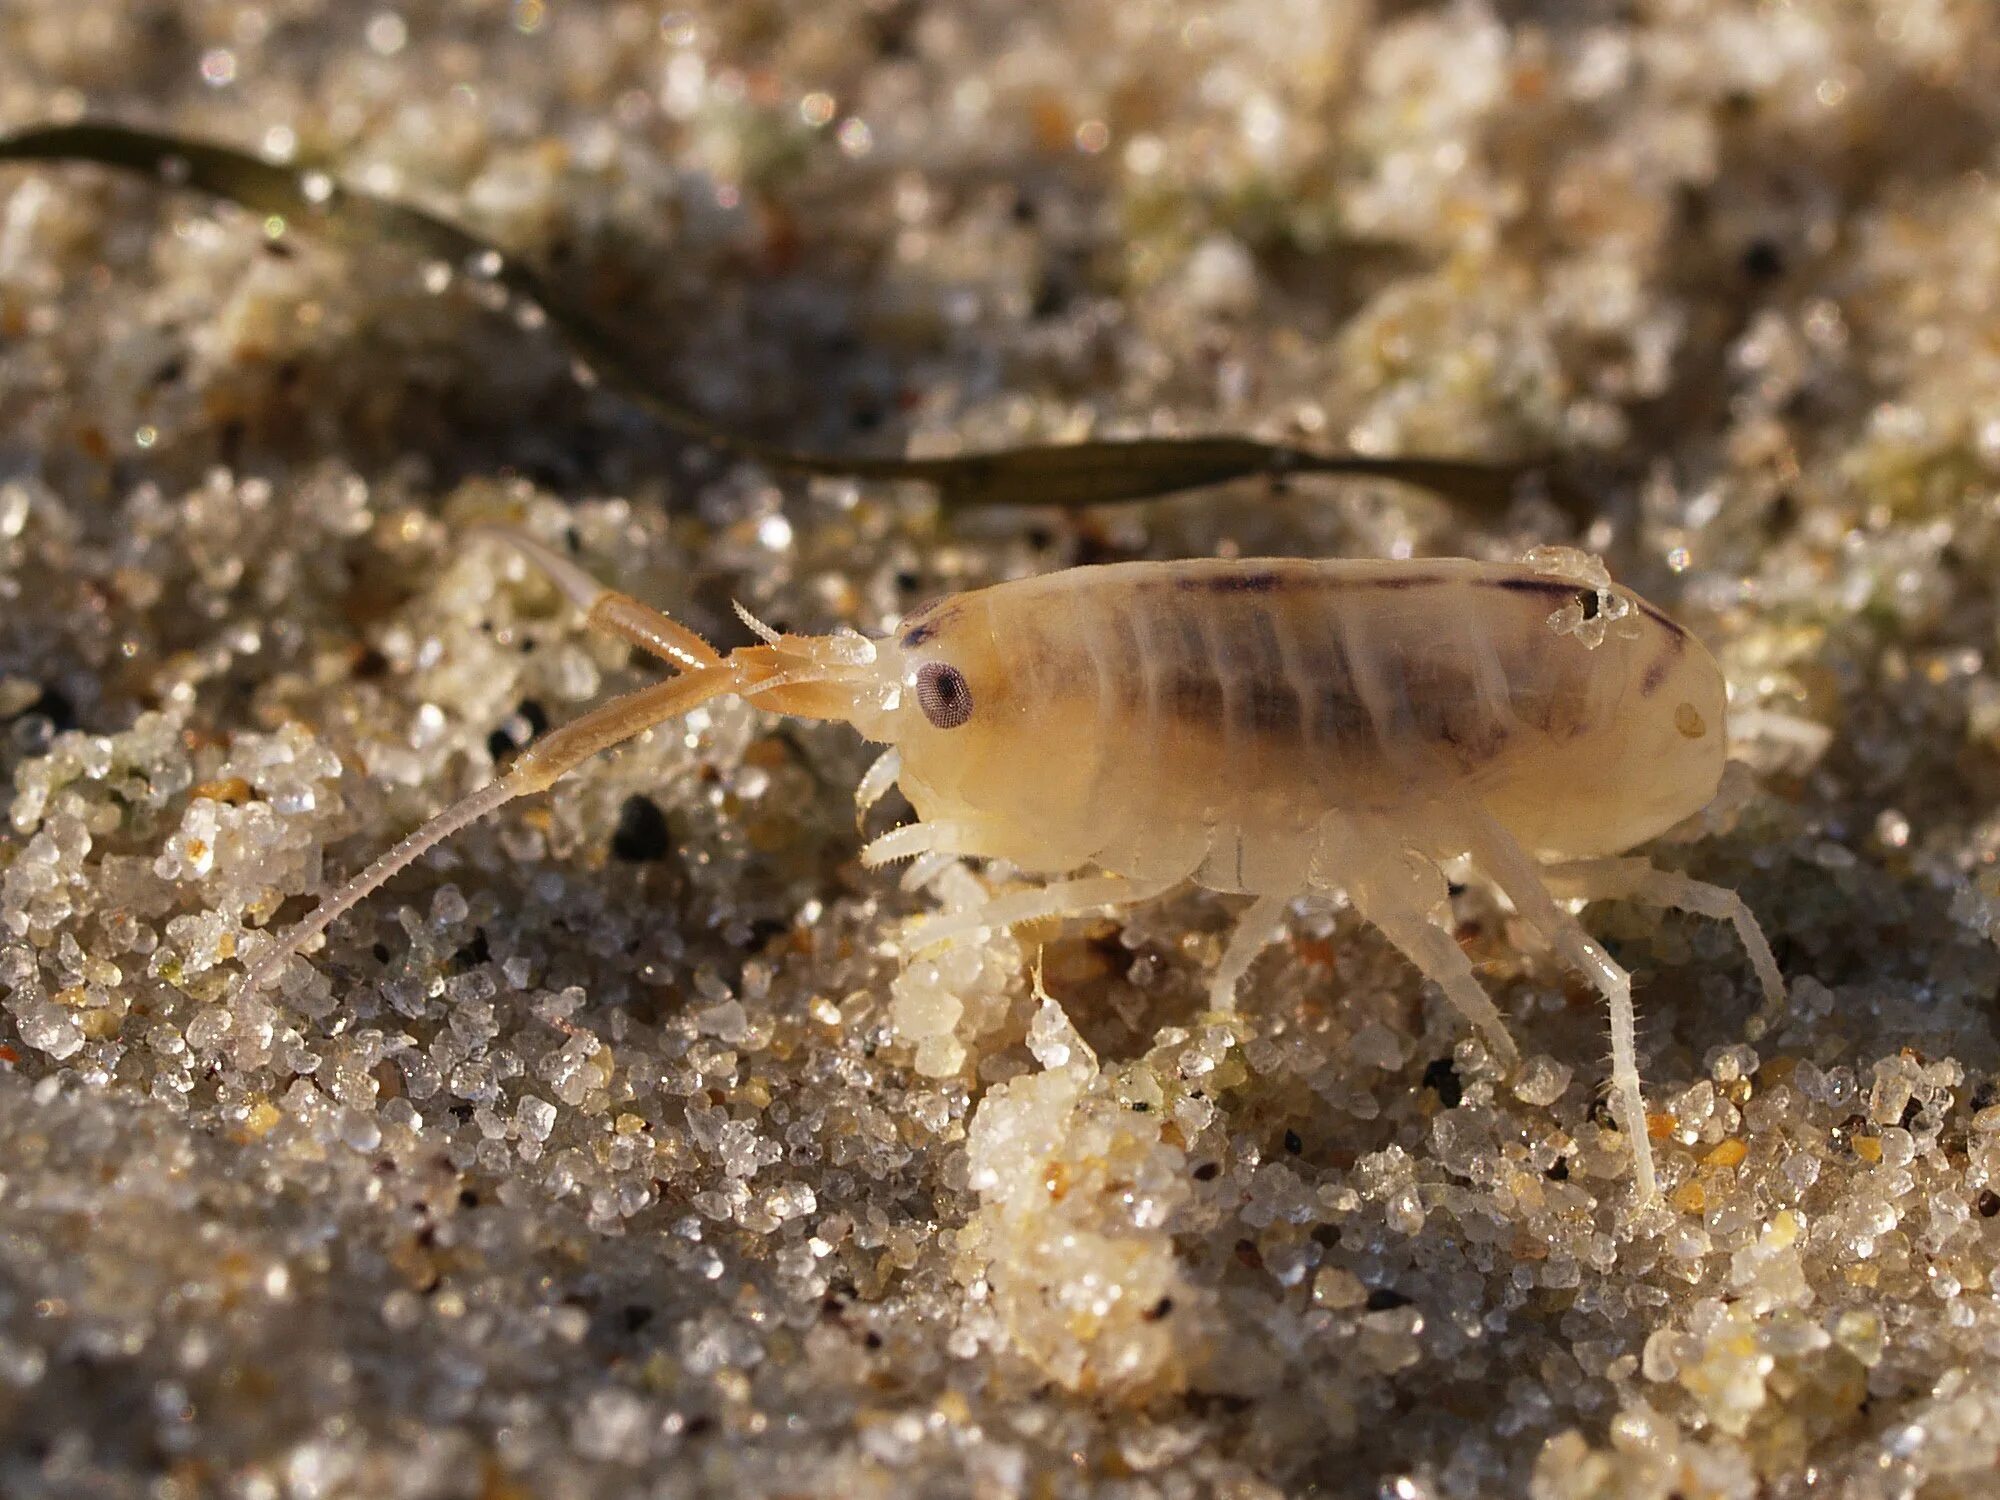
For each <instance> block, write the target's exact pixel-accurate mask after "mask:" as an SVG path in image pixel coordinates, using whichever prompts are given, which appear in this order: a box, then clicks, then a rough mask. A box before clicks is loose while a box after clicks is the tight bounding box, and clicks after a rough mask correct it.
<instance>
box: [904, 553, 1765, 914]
mask: <svg viewBox="0 0 2000 1500" xmlns="http://www.w3.org/2000/svg"><path fill="white" fill-rule="evenodd" d="M1614 601H1615V602H1614V603H1613V604H1612V605H1611V607H1612V608H1616V607H1617V603H1623V604H1624V605H1625V606H1626V607H1625V610H1624V612H1623V613H1622V615H1621V618H1619V619H1618V620H1617V621H1615V622H1610V623H1607V624H1606V625H1605V627H1604V629H1603V632H1602V639H1601V640H1599V641H1598V642H1597V643H1596V644H1595V645H1594V646H1593V645H1589V644H1586V641H1585V639H1584V637H1583V636H1582V635H1580V634H1578V633H1574V632H1572V633H1570V634H1567V635H1565V634H1560V633H1558V631H1557V630H1556V629H1555V628H1553V627H1552V626H1551V624H1550V620H1551V617H1552V616H1554V615H1556V614H1557V613H1558V612H1559V611H1561V610H1563V609H1564V608H1566V607H1571V608H1575V609H1576V610H1577V611H1578V613H1579V614H1581V613H1582V612H1583V611H1584V610H1585V609H1588V610H1590V611H1592V612H1602V611H1604V609H1605V606H1604V604H1603V603H1601V602H1600V601H1599V600H1598V598H1597V597H1596V591H1595V590H1592V589H1589V588H1587V587H1583V586H1580V585H1579V584H1578V582H1577V581H1576V580H1574V579H1566V578H1560V577H1554V576H1551V575H1549V574H1547V573H1538V572H1536V571H1534V570H1532V569H1529V568H1526V567H1518V566H1513V567H1509V566H1497V565H1488V564H1480V563H1474V562H1467V561H1459V560H1445V561H1435V562H1423V563H1392V562H1291V561H1254V562H1240V561H1229V562H1190V563H1130V564H1123V565H1118V566H1112V567H1100V568H1076V569H1072V570H1070V571H1068V572H1064V573H1057V574H1053V575H1050V576H1047V577H1042V578H1031V579H1024V580H1021V581H1019V582H1015V583H1007V584H1002V585H999V586H997V587H994V588H989V589H983V590H980V591H979V592H977V593H972V594H967V595H964V596H961V597H959V598H957V599H953V600H948V601H943V602H941V603H940V604H938V605H935V606H932V607H931V608H929V609H927V610H925V611H923V612H922V613H921V614H920V615H918V616H915V617H913V618H912V619H911V620H909V621H906V622H905V623H904V628H903V629H902V631H901V632H900V633H899V635H898V638H897V643H898V646H899V647H900V649H901V650H902V651H903V652H904V653H905V654H906V657H907V658H908V659H907V660H906V662H905V663H904V668H903V670H904V675H905V676H906V677H907V676H909V675H910V673H911V671H912V670H913V664H916V663H921V662H922V661H925V660H941V661H949V662H951V663H952V664H953V665H955V666H956V667H957V668H958V669H959V670H960V671H961V672H963V673H964V675H965V678H966V681H967V684H968V686H969V688H970V691H971V698H972V703H973V712H972V714H971V716H970V718H969V720H968V721H967V722H966V723H965V724H963V725H961V726H958V727H955V728H951V729H936V728H933V727H931V726H929V725H928V724H925V723H923V722H922V721H921V718H920V717H919V718H917V719H915V720H914V721H911V722H906V723H901V724H898V725H896V726H894V728H893V730H892V731H891V737H892V738H893V739H894V740H895V742H896V743H897V745H898V746H899V749H900V753H901V760H902V775H901V785H902V787H903V790H904V791H905V793H906V794H907V795H908V796H909V798H910V801H911V803H912V805H914V806H915V808H916V809H917V812H918V814H919V815H920V816H921V817H922V818H923V819H924V820H925V821H927V822H948V823H953V824H956V825H959V826H960V827H962V828H963V829H965V830H966V833H965V838H966V839H967V840H968V841H969V842H976V843H977V844H978V846H979V851H980V852H982V853H988V854H993V855H998V856H1004V857H1005V858H1007V859H1010V860H1012V861H1013V862H1014V863H1016V864H1019V865H1021V866H1023V867H1025V868H1028V869H1032V870H1037V871H1063V870H1070V869H1074V868H1076V867H1077V866H1079V865H1082V864H1085V863H1095V864H1099V865H1101V866H1103V867H1104V868H1106V869H1109V870H1113V871H1116V872H1118V873H1121V874H1125V875H1130V876H1134V877H1137V878H1156V877H1159V876H1163V875H1171V874H1188V873H1193V874H1195V876H1196V878H1197V879H1199V880H1200V881H1201V882H1202V883H1203V884H1204V885H1208V886H1210V887H1212V888H1214V889H1217V890H1225V891H1240V892H1246V893H1251V894H1258V895H1262V894H1265V893H1272V892H1276V893H1284V894H1290V893H1292V892H1296V891H1299V890H1303V889H1305V888H1306V887H1307V885H1308V884H1310V883H1311V879H1312V869H1313V865H1314V861H1315V858H1320V859H1322V860H1333V861H1337V860H1338V858H1339V852H1340V851H1339V850H1337V849H1322V848H1321V844H1322V842H1323V840H1324V839H1325V837H1326V836H1327V834H1328V832H1329V831H1330V830H1331V831H1332V832H1334V833H1335V834H1336V835H1337V833H1338V831H1339V829H1340V828H1341V827H1342V826H1343V825H1344V824H1345V823H1347V822H1349V821H1351V820H1352V819H1353V818H1356V817H1360V818H1371V817H1372V818H1380V819H1386V820H1389V821H1393V822H1394V824H1395V825H1396V827H1397V829H1398V833H1399V837H1401V838H1403V839H1405V840H1407V841H1408V842H1410V843H1411V844H1412V845H1414V846H1416V847H1418V848H1422V849H1424V850H1426V851H1427V852H1433V853H1437V854H1455V853H1460V852H1463V851H1464V849H1465V848H1466V847H1468V844H1467V840H1466V837H1465V831H1464V829H1463V828H1462V827H1460V826H1459V823H1460V817H1459V815H1460V813H1461V812H1463V811H1466V810H1473V811H1477V812H1479V813H1481V814H1483V815H1488V816H1491V817H1492V818H1494V819H1496V820H1497V821H1498V822H1499V823H1500V825H1501V826H1502V827H1503V828H1505V829H1506V830H1507V831H1508V832H1509V833H1511V834H1512V835H1513V836H1514V838H1515V839H1516V840H1517V841H1518V842H1519V843H1520V844H1522V845H1523V846H1524V847H1525V848H1527V849H1529V850H1531V851H1533V852H1535V853H1537V854H1540V855H1543V856H1547V857H1554V858H1578V857H1584V856H1593V855H1604V854H1612V853H1617V852H1619V851H1621V850H1624V849H1629V848H1631V847H1632V846H1634V845H1635V844H1639V843H1642V842H1644V841H1645V840H1646V839H1649V838H1651V837H1653V836H1654V835H1656V834H1658V833H1660V832H1661V831H1663V830H1664V829H1666V828H1668V827H1670V826H1672V825H1673V824H1674V823H1677V822H1679V821H1680V820H1681V819H1682V818H1685V817H1686V816H1688V815H1689V814H1690V813H1693V812H1695V811H1698V810H1699V809H1700V808H1701V807H1702V806H1704V805H1705V804H1706V803H1707V802H1708V800H1709V799H1710V797H1712V796H1713V795H1714V792H1715V787H1716V783H1717V782H1718V780H1719V779H1720V777H1721V774H1722V767H1723V763H1724V761H1725V759H1726V742H1725V737H1724V731H1723V707H1724V691H1723V682H1722V674H1721V672H1720V671H1719V670H1718V669H1717V667H1716V665H1715V661H1714V659H1713V658H1712V657H1711V656H1710V655H1709V654H1708V652H1707V651H1706V650H1705V649H1704V648H1703V647H1702V646H1701V645H1700V644H1699V643H1697V642H1695V641H1694V640H1693V639H1692V638H1690V637H1689V636H1688V634H1687V633H1686V632H1685V631H1684V630H1682V629H1681V628H1680V627H1679V626H1678V625H1675V624H1674V623H1673V622H1672V621H1670V620H1668V619H1667V618H1666V616H1664V615H1662V614H1660V613H1659V612H1658V611H1657V610H1654V609H1652V608H1651V607H1650V606H1647V605H1645V604H1643V603H1641V602H1640V601H1638V600H1637V599H1636V597H1635V596H1632V595H1630V594H1628V593H1626V592H1625V591H1622V590H1619V591H1616V592H1615V594H1614ZM903 717H904V718H905V719H906V720H907V719H909V716H908V715H907V713H906V714H905V715H904V716H903ZM1330 814H1331V815H1335V816H1334V817H1333V821H1332V822H1331V824H1329V822H1328V815H1330ZM1191 867H1192V868H1191Z"/></svg>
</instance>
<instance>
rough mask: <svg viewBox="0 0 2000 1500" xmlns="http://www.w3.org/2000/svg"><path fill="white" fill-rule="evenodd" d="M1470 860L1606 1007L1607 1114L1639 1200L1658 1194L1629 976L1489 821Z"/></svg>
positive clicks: (1478, 828)
mask: <svg viewBox="0 0 2000 1500" xmlns="http://www.w3.org/2000/svg"><path fill="white" fill-rule="evenodd" d="M1472 858H1473V862H1474V863H1475V864H1477V865H1478V866H1479V868H1480V869H1482V870H1484V871H1485V872H1486V874H1487V875H1488V876H1489V877H1491V878H1492V880H1493V882H1494V883H1495V884H1496V885H1498V886H1499V887H1500V889H1501V890H1502V891H1503V892H1505V893H1506V896H1507V899H1508V900H1509V901H1512V902H1513V903H1514V907H1515V909H1516V910H1517V911H1519V912H1520V914H1521V915H1522V916H1523V917H1524V918H1526V919H1527V920H1528V921H1529V922H1530V923H1532V924H1533V925H1534V926H1535V928H1536V929H1537V930H1538V931H1539V932H1541V934H1542V935H1543V936H1544V937H1545V938H1547V939H1548V940H1549V942H1551V943H1552V944H1554V945H1555V948H1556V951H1557V952H1558V953H1560V954H1562V956H1563V957H1564V958H1565V959H1567V960H1568V961H1569V962H1570V963H1571V964H1573V965H1574V966H1575V967H1576V968H1578V969H1581V970H1582V971H1583V973H1584V974H1585V975H1587V976H1588V977H1589V979H1590V981H1591V982H1592V983H1593V984H1595V985H1596V986H1597V988H1598V991H1599V992H1600V993H1601V994H1602V995H1603V996H1604V999H1605V1003H1606V1004H1607V1005H1608V1006H1609V1007H1610V1010H1611V1110H1612V1114H1613V1115H1614V1116H1615V1117H1616V1119H1617V1121H1618V1128H1619V1129H1620V1130H1622V1131H1624V1132H1625V1135H1626V1138H1627V1139H1628V1140H1630V1141H1631V1143H1632V1167H1633V1175H1634V1177H1635V1178H1636V1179H1637V1181H1638V1187H1639V1199H1640V1201H1641V1202H1645V1201H1648V1200H1650V1199H1651V1198H1652V1197H1653V1196H1654V1195H1655V1194H1656V1193H1657V1192H1658V1191H1659V1183H1658V1180H1657V1179H1656V1178H1655V1176H1654V1175H1653V1146H1652V1142H1651V1141H1650V1140H1649V1139H1648V1138H1647V1135H1646V1104H1645V1099H1644V1097H1643V1095H1641V1093H1640V1091H1639V1060H1638V1021H1637V1018H1636V1016H1635V1015H1634V1013H1633V1009H1632V977H1631V975H1629V974H1627V973H1626V972H1625V971H1624V970H1623V969H1621V968H1620V967H1619V966H1618V964H1617V963H1616V962H1615V961H1614V960H1613V959H1612V957H1611V955H1610V954H1609V953H1606V952H1605V951H1604V949H1603V948H1602V947H1600V946H1599V945H1598V943H1597V941H1596V940H1595V939H1594V938H1592V937H1591V936H1590V934H1589V933H1587V932H1585V931H1584V930H1583V925H1582V924H1581V923H1580V922H1578V921H1577V919H1576V918H1575V917H1574V916H1572V915H1571V914H1570V913H1568V912H1566V911H1564V910H1563V909H1562V908H1561V907H1560V906H1558V905H1557V904H1556V901H1555V898H1554V897H1553V896H1551V895H1550V894H1549V890H1548V887H1547V886H1546V885H1544V884H1543V883H1542V872H1541V870H1540V868H1539V867H1538V866H1537V865H1536V864H1535V862H1534V861H1533V860H1532V859H1530V858H1529V857H1528V855H1527V854H1526V852H1525V851H1523V849H1522V848H1521V846H1520V845H1519V844H1517V843H1516V842H1515V841H1514V836H1513V835H1512V834H1510V833H1508V832H1507V830H1506V829H1504V828H1502V827H1501V826H1500V825H1499V824H1498V823H1495V822H1493V821H1492V820H1491V819H1490V818H1483V817H1482V818H1480V819H1478V820H1477V821H1476V822H1475V824H1474V828H1473V840H1472Z"/></svg>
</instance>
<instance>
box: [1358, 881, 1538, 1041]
mask: <svg viewBox="0 0 2000 1500" xmlns="http://www.w3.org/2000/svg"><path fill="white" fill-rule="evenodd" d="M1348 894H1349V896H1350V897H1351V898H1352V899H1353V901H1354V904H1355V907H1356V908H1357V909H1358V910H1359V911H1360V912H1361V914H1362V915H1363V916H1364V917H1366V918H1367V919H1368V920H1369V922H1371V923H1372V924H1373V925H1374V926H1375V927H1376V928H1378V929H1379V930H1380V931H1381V933H1382V936H1384V937H1386V938H1387V939H1388V940H1389V941H1390V942H1392V943H1394V944H1395V945H1396V947H1397V948H1398V949H1400V950H1401V951H1402V954H1403V957H1405V958H1407V959H1408V960H1409V961H1410V962H1411V963H1413V964H1415V965H1416V966H1417V971H1418V972H1419V973H1420V974H1422V975H1423V976H1424V978H1426V979H1428V980H1430V981H1431V983H1433V984H1435V985H1436V986H1437V987H1438V988H1439V989H1441V990H1443V991H1444V997H1445V999H1447V1000H1449V1001H1450V1002H1451V1003H1452V1004H1453V1005H1454V1006H1456V1007H1457V1009H1458V1012H1459V1014H1460V1015H1462V1016H1464V1017H1465V1018H1466V1020H1468V1021H1470V1022H1471V1023H1472V1024H1473V1025H1474V1026H1476V1027H1478V1028H1479V1032H1480V1034H1481V1035H1482V1036H1484V1037H1485V1038H1486V1045H1487V1046H1489V1047H1491V1048H1492V1049H1493V1055H1494V1056H1495V1057H1497V1058H1498V1059H1499V1060H1500V1062H1501V1063H1502V1065H1504V1066H1506V1067H1509V1068H1511V1067H1513V1066H1514V1064H1515V1063H1516V1062H1518V1061H1520V1057H1521V1053H1520V1049H1519V1048H1518V1047H1516V1046H1515V1045H1514V1038H1513V1037H1512V1036H1510V1035H1509V1034H1508V1031H1507V1023H1506V1021H1505V1020H1503V1019H1502V1018H1501V1015H1500V1007H1499V1006H1497V1005H1495V1004H1494V1003H1493V997H1492V996H1491V995H1489V994H1487V993H1486V986H1485V985H1483V984H1481V983H1480V982H1479V976H1478V975H1476V974H1474V973H1473V971H1472V960H1471V959H1469V958H1467V957H1466V956H1465V950H1464V949H1463V948H1461V947H1459V946H1458V939H1457V938H1455V937H1453V936H1452V935H1451V933H1450V932H1449V931H1448V930H1446V929H1445V928H1444V927H1441V926H1439V925H1438V923H1437V921H1436V920H1435V919H1434V918H1432V916H1431V915H1430V913H1429V912H1426V911H1422V910H1420V909H1418V908H1415V907H1412V906H1406V905H1402V904H1399V903H1393V902H1386V901H1383V900H1382V899H1381V898H1380V896H1379V895H1371V894H1369V893H1368V892H1367V891H1366V890H1365V889H1356V890H1352V891H1350V892H1349V893H1348Z"/></svg>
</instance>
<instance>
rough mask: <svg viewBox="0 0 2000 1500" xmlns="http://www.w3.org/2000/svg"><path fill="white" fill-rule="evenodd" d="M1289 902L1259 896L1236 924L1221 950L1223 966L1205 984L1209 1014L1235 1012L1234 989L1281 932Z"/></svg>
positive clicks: (1280, 898) (1272, 897)
mask: <svg viewBox="0 0 2000 1500" xmlns="http://www.w3.org/2000/svg"><path fill="white" fill-rule="evenodd" d="M1291 901H1292V898H1291V897H1290V896H1289V895H1283V896H1259V897H1258V898H1257V899H1256V900H1255V901H1253V902H1251V903H1250V907H1249V910H1247V911H1245V912H1244V913H1243V915H1242V916H1241V917H1239V918H1237V920H1236V930H1235V931H1234V932H1232V933H1230V935H1229V944H1228V946H1227V947H1225V948H1224V949H1223V950H1222V962H1220V963H1218V964H1217V965H1216V966H1215V974H1214V976H1213V977H1212V978H1211V979H1210V980H1209V982H1208V1008H1209V1009H1210V1010H1221V1011H1233V1010H1235V1009H1236V986H1237V985H1239V984H1241V983H1242V982H1243V976H1244V975H1246V974H1248V973H1249V972H1250V965H1251V964H1253V963H1255V962H1256V961H1257V955H1258V954H1260V953H1262V952H1263V951H1264V949H1265V948H1266V947H1268V946H1269V945H1270V943H1271V940H1272V939H1273V938H1275V937H1277V935H1278V933H1279V932H1280V931H1281V930H1282V929H1283V926H1284V921H1285V908H1286V907H1287V906H1289V905H1291Z"/></svg>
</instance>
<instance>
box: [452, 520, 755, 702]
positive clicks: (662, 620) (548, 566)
mask: <svg viewBox="0 0 2000 1500" xmlns="http://www.w3.org/2000/svg"><path fill="white" fill-rule="evenodd" d="M478 529H479V532H480V533H481V534H482V535H485V536H490V537H493V538H494V539H495V540H497V541H502V542H505V543H506V544H507V545H508V546H510V547H512V548H513V549H514V550H515V551H516V552H519V553H520V554H521V555H522V556H523V557H525V558H527V559H528V561H529V562H531V563H533V564H534V565H535V566H536V567H538V568H540V569H541V570H542V572H543V573H544V574H546V575H547V576H548V580H549V582H550V583H552V584H554V585H555V586H556V589H557V590H558V591H559V592H560V593H561V594H562V595H563V597H564V598H566V599H568V600H569V602H570V603H572V604H574V605H575V606H576V607H577V608H578V609H580V610H582V611H583V613H584V618H585V620H586V621H587V623H589V624H590V625H591V626H593V627H595V628H596V629H598V630H602V631H604V632H605V633H606V634H607V635H615V636H617V637H618V638H619V639H620V640H623V641H627V642H630V643H631V644H632V645H634V646H637V647H638V648H639V649H640V650H641V651H646V652H650V653H651V654H652V655H654V656H657V657H659V658H660V659H661V660H662V661H666V662H671V663H672V664H673V665H674V666H676V667H680V668H682V669H683V670H686V669H690V668H698V667H713V666H716V665H718V664H719V663H720V662H721V661H722V658H721V656H719V655H718V654H717V653H716V650H715V648H714V647H713V646H711V645H709V643H708V642H707V641H705V640H703V639H702V638H701V637H700V636H698V635H696V634H695V633H694V632H693V631H692V630H689V629H688V628H687V626H685V625H683V624H681V623H680V621H678V620H676V619H674V618H673V617H672V616H670V615H666V614H662V613H661V612H660V611H659V610H657V609H654V608H653V607H652V606H651V605H647V604H641V603H640V602H639V601H638V600H637V599H634V598H633V597H632V596H631V595H630V594H621V593H619V592H617V591H616V590H615V589H608V588H606V587H604V585H603V584H601V583H599V582H598V581H597V580H596V579H595V578H592V577H591V576H590V575H589V574H588V573H586V572H584V571H583V569H581V568H579V567H578V566H577V565H576V564H575V563H573V562H571V561H570V560H569V559H568V558H566V557H563V556H562V555H561V554H559V553H556V552H552V551H550V550H549V549H548V548H547V547H544V546H543V545H542V544H541V543H540V542H538V541H536V540H535V539H534V538H533V537H530V536H527V535H524V534H523V533H521V532H518V531H514V530H512V529H510V528H508V527H505V526H482V527H480V528H478Z"/></svg>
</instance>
